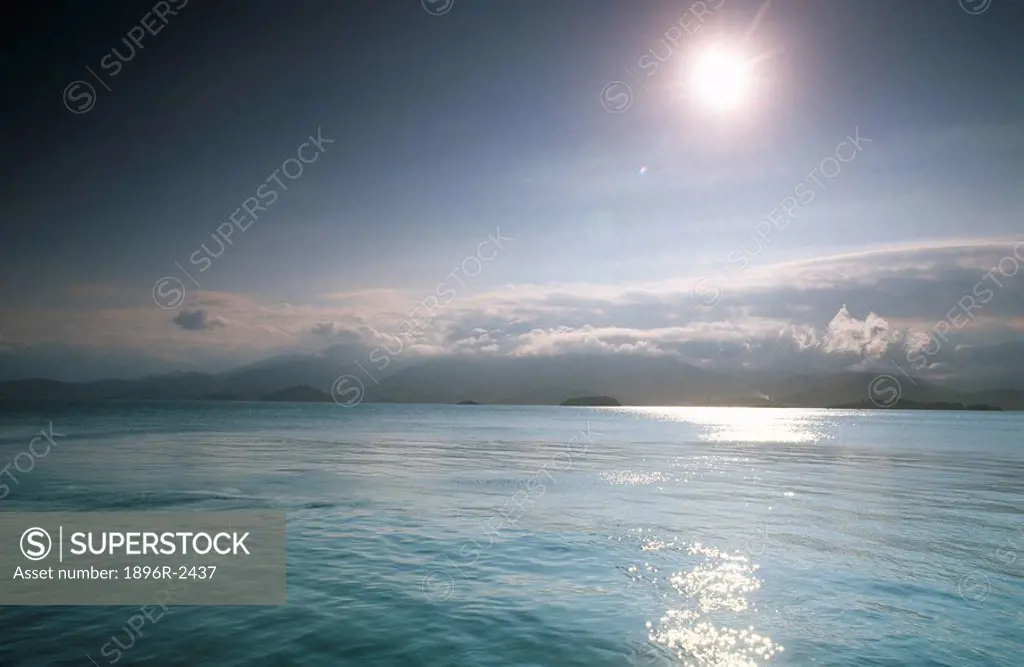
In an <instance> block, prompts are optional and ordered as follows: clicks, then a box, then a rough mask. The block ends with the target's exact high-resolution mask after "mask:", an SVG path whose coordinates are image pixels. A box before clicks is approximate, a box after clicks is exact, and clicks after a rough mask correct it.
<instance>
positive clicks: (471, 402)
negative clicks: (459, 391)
mask: <svg viewBox="0 0 1024 667" xmlns="http://www.w3.org/2000/svg"><path fill="white" fill-rule="evenodd" d="M455 405H482V404H481V403H477V402H476V401H459V402H458V403H456V404H455Z"/></svg>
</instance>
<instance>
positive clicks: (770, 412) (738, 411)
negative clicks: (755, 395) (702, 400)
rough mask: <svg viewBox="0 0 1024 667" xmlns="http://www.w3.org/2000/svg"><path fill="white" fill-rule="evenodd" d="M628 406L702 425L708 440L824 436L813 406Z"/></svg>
mask: <svg viewBox="0 0 1024 667" xmlns="http://www.w3.org/2000/svg"><path fill="white" fill-rule="evenodd" d="M630 410H632V411H635V412H638V413H640V414H643V415H646V416H649V417H653V418H655V419H660V420H663V421H679V422H688V423H690V424H694V425H696V426H699V427H702V431H703V432H702V433H701V434H700V436H699V437H700V439H701V440H704V441H707V442H727V441H735V442H786V443H798V442H814V441H815V440H820V439H822V438H827V437H828V434H827V432H825V431H823V430H822V424H821V420H820V419H818V418H815V415H816V413H815V411H813V410H782V409H773V408H718V407H713V408H694V407H685V408H682V407H637V408H630Z"/></svg>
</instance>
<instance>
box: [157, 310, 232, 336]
mask: <svg viewBox="0 0 1024 667" xmlns="http://www.w3.org/2000/svg"><path fill="white" fill-rule="evenodd" d="M171 321H172V322H174V323H175V324H177V325H178V326H179V327H181V328H182V329H185V330H186V331H203V330H204V329H217V328H219V327H223V326H225V325H226V324H227V322H225V321H224V319H223V318H221V317H210V316H209V314H208V313H207V312H206V311H205V310H183V311H181V312H180V313H178V314H177V315H176V316H175V317H174V319H173V320H171Z"/></svg>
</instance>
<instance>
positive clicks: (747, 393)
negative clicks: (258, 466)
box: [0, 354, 1024, 410]
mask: <svg viewBox="0 0 1024 667" xmlns="http://www.w3.org/2000/svg"><path fill="white" fill-rule="evenodd" d="M346 358H347V357H346ZM354 358H358V357H354ZM363 358H364V359H365V357H363ZM365 367H366V364H363V365H355V364H354V362H352V363H351V364H342V363H339V362H337V360H336V359H334V358H328V357H325V356H323V355H310V356H292V357H279V358H275V359H269V360H267V361H265V362H261V363H259V364H252V365H248V366H244V367H241V368H237V369H233V370H230V371H226V372H223V373H177V374H170V375H159V376H152V377H145V378H139V379H134V380H101V381H96V382H85V383H66V382H57V381H54V380H45V379H26V380H14V381H9V382H0V400H4V401H20V400H50V401H54V400H55V401H94V400H111V399H143V400H161V399H163V400H276V401H322V400H328V399H329V397H330V394H331V390H332V386H333V384H334V382H335V380H336V379H337V378H339V377H340V376H342V375H350V376H352V377H351V378H349V380H348V381H347V383H346V384H345V385H344V386H345V387H353V386H357V385H358V384H359V383H360V382H361V383H362V385H363V386H362V388H361V390H362V391H364V392H365V394H364V396H363V400H365V401H369V402H395V403H446V404H453V403H460V402H467V401H473V402H477V403H484V404H517V405H558V404H561V403H563V402H564V401H567V400H569V399H573V398H575V397H581V396H583V397H586V396H590V397H595V396H604V397H614V399H615V400H617V401H618V402H620V403H621V404H623V405H696V406H711V405H722V406H777V407H807V408H826V407H839V406H843V407H846V406H859V407H871V406H873V405H874V403H872V402H871V401H870V399H871V398H872V397H871V396H869V394H868V388H869V386H874V387H875V388H876V391H875V399H876V400H878V401H879V402H890V403H891V402H894V401H895V400H896V398H897V394H896V390H897V389H896V382H898V383H899V387H898V391H899V394H898V398H899V400H900V401H901V403H900V406H897V407H901V406H902V407H911V408H915V407H920V404H929V403H931V404H939V403H948V404H953V405H954V406H955V405H960V404H962V405H963V406H978V405H987V406H992V407H998V408H1002V409H1004V410H1024V391H1022V390H1020V389H1008V388H1007V389H1004V388H994V389H990V390H985V391H961V390H959V389H957V388H955V387H950V386H947V385H943V384H937V383H933V382H926V381H924V380H922V379H919V378H913V379H910V378H908V377H905V376H902V375H900V374H898V373H896V374H891V378H887V379H886V380H885V381H884V382H883V383H881V384H879V382H878V381H877V380H876V378H877V377H878V376H877V374H875V373H863V372H846V373H830V374H805V375H799V376H783V375H778V374H764V373H761V374H757V373H751V374H749V375H744V376H738V375H728V374H724V373H717V372H713V371H709V370H706V369H702V368H697V367H695V366H692V365H689V364H686V363H683V362H681V361H679V360H676V359H673V358H671V357H647V356H639V355H610V356H599V355H583V354H571V355H562V356H552V357H540V356H529V357H488V356H480V355H473V356H451V357H437V358H431V359H421V360H414V359H405V360H403V361H402V363H401V364H399V363H392V364H391V365H390V368H387V369H386V372H382V373H378V372H377V371H376V370H375V369H373V368H367V370H368V371H369V372H370V373H373V376H372V378H371V377H370V376H369V375H368V374H367V372H366V371H364V370H362V369H363V368H365ZM353 378H355V379H353ZM893 378H895V380H894V379H893ZM872 382H875V383H876V384H875V385H872ZM342 393H344V392H342ZM349 399H350V395H348V394H346V395H344V396H340V397H339V400H342V401H346V400H349ZM884 405H885V404H884V403H883V406H884Z"/></svg>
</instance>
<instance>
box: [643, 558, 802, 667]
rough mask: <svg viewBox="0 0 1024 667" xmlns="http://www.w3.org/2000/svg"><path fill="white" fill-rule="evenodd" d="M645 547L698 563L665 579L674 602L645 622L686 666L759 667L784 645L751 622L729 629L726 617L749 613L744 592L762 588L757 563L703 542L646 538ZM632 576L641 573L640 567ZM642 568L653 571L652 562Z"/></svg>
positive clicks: (650, 636) (652, 635) (655, 638)
mask: <svg viewBox="0 0 1024 667" xmlns="http://www.w3.org/2000/svg"><path fill="white" fill-rule="evenodd" d="M641 548H642V549H643V550H644V551H647V552H651V551H666V550H672V549H678V550H679V551H680V554H681V555H682V554H685V555H686V556H691V557H692V556H696V557H699V558H701V559H702V560H701V562H700V563H698V564H697V565H695V566H694V567H692V568H690V569H686V570H681V571H679V572H676V573H673V574H671V575H669V576H668V577H667V583H668V586H669V591H670V592H671V593H672V594H673V595H672V596H671V598H670V599H674V600H676V601H677V603H676V604H675V605H674V606H673V607H672V608H670V609H668V610H667V611H666V612H665V614H664V615H663V616H662V617H661V618H660V619H659V620H658V621H657V622H652V621H648V622H647V631H648V640H649V641H650V642H651V643H652V644H655V645H657V646H658V647H660V648H661V649H663V650H665V651H666V652H667V653H670V654H671V655H673V656H674V657H675V658H676V659H677V660H678V661H679V664H682V665H687V666H688V667H760V666H761V665H764V664H765V663H767V662H768V661H769V660H771V659H773V658H774V657H775V656H776V655H778V654H779V653H781V652H782V651H783V650H784V649H783V647H782V646H779V645H777V644H775V643H774V642H773V641H772V639H771V638H770V637H768V636H765V635H763V634H760V633H758V632H756V631H755V628H754V626H753V625H748V626H747V627H745V628H744V627H740V628H735V627H729V624H728V621H729V620H731V619H734V618H736V617H738V616H740V615H743V614H746V613H748V612H750V611H751V608H752V605H751V602H750V600H749V598H748V596H749V595H750V594H751V593H752V592H754V591H756V590H757V589H758V588H760V586H761V580H760V579H758V578H757V576H756V572H757V570H758V566H757V565H755V564H753V563H751V562H750V560H749V559H748V558H747V557H746V556H743V555H740V554H735V553H732V554H731V553H727V552H725V551H722V550H720V549H716V548H714V547H711V546H707V545H704V544H701V543H692V544H688V545H687V544H681V543H678V542H676V541H672V542H666V541H664V540H660V539H647V540H645V541H644V542H643V544H642V545H641ZM630 570H631V572H630V574H631V575H632V576H634V577H636V576H637V575H639V574H640V573H639V571H638V568H630ZM644 570H646V571H647V572H649V573H650V572H652V571H653V572H656V571H657V570H656V569H655V568H652V567H651V566H650V564H645V567H644Z"/></svg>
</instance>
